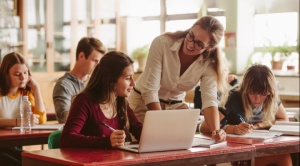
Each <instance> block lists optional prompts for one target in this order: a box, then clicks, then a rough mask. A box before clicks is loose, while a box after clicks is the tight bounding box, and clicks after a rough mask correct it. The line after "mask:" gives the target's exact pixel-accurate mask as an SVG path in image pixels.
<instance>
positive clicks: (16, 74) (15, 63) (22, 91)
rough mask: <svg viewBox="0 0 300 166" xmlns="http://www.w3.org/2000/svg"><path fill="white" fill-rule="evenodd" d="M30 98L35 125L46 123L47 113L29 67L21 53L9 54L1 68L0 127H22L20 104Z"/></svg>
mask: <svg viewBox="0 0 300 166" xmlns="http://www.w3.org/2000/svg"><path fill="white" fill-rule="evenodd" d="M23 96H28V98H29V101H30V102H31V105H32V112H33V114H34V115H33V117H34V118H33V122H32V123H33V124H38V123H40V124H43V123H46V120H47V118H46V111H45V106H44V103H43V99H42V95H41V92H40V88H39V86H38V84H37V82H36V81H35V80H34V79H33V78H32V77H31V76H30V71H29V66H28V64H27V62H26V61H25V59H24V57H23V56H22V55H20V54H19V53H16V52H12V53H9V54H7V55H6V56H5V57H4V58H3V60H2V63H1V66H0V127H13V126H19V125H20V121H21V119H20V103H21V101H22V97H23Z"/></svg>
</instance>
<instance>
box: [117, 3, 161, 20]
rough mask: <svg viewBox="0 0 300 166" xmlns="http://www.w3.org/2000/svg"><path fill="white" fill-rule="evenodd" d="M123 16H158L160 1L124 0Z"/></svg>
mask: <svg viewBox="0 0 300 166" xmlns="http://www.w3.org/2000/svg"><path fill="white" fill-rule="evenodd" d="M120 6H122V8H121V9H120V15H121V16H138V17H143V16H158V15H160V0H122V1H120Z"/></svg>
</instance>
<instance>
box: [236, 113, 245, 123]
mask: <svg viewBox="0 0 300 166" xmlns="http://www.w3.org/2000/svg"><path fill="white" fill-rule="evenodd" d="M237 115H238V117H239V118H240V120H241V121H242V122H245V119H244V118H243V117H242V115H240V114H237Z"/></svg>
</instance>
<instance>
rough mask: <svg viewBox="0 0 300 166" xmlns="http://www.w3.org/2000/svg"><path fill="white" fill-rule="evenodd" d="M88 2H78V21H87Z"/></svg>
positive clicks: (82, 0) (84, 0) (80, 0)
mask: <svg viewBox="0 0 300 166" xmlns="http://www.w3.org/2000/svg"><path fill="white" fill-rule="evenodd" d="M86 10H87V8H86V0H77V11H76V13H77V19H78V20H80V21H85V20H86V17H87V16H86Z"/></svg>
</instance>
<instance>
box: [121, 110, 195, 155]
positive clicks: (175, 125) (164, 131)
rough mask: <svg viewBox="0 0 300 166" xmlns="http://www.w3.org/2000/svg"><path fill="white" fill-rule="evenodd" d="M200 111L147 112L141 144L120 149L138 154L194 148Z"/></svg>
mask: <svg viewBox="0 0 300 166" xmlns="http://www.w3.org/2000/svg"><path fill="white" fill-rule="evenodd" d="M199 114H200V109H183V110H155V111H147V112H146V115H145V120H144V125H143V130H142V134H141V138H140V142H139V144H133V145H124V146H121V147H119V148H120V149H122V150H128V151H132V152H136V153H143V152H157V151H168V150H180V149H189V148H191V147H192V143H193V139H194V135H195V132H196V128H197V122H198V116H199Z"/></svg>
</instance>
